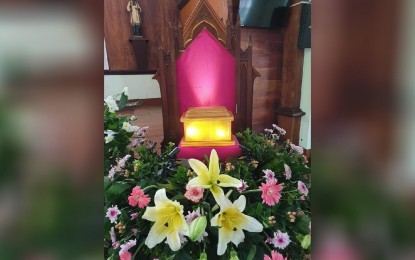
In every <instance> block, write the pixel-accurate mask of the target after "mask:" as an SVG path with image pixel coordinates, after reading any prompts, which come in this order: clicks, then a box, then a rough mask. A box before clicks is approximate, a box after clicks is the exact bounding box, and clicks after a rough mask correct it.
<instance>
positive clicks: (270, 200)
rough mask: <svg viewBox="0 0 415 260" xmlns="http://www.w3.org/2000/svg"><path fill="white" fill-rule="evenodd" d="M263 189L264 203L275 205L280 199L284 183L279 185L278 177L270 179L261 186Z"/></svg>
mask: <svg viewBox="0 0 415 260" xmlns="http://www.w3.org/2000/svg"><path fill="white" fill-rule="evenodd" d="M259 188H260V189H261V190H262V195H261V198H262V203H266V204H267V205H268V206H273V205H275V204H276V203H278V202H279V201H280V198H281V194H280V191H281V190H282V185H280V184H278V185H277V179H274V180H269V181H267V183H262V184H261V186H260V187H259Z"/></svg>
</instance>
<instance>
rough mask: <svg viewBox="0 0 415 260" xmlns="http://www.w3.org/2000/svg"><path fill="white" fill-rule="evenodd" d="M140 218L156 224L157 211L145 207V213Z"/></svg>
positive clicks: (154, 208)
mask: <svg viewBox="0 0 415 260" xmlns="http://www.w3.org/2000/svg"><path fill="white" fill-rule="evenodd" d="M142 218H143V219H147V220H150V221H153V222H156V221H157V209H156V207H147V208H146V212H144V215H143V217H142Z"/></svg>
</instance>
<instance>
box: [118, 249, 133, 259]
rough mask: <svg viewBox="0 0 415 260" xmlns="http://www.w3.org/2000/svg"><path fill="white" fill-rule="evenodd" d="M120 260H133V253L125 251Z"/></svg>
mask: <svg viewBox="0 0 415 260" xmlns="http://www.w3.org/2000/svg"><path fill="white" fill-rule="evenodd" d="M120 260H131V253H130V252H128V251H125V252H124V253H122V254H120Z"/></svg>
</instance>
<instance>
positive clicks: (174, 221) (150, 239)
mask: <svg viewBox="0 0 415 260" xmlns="http://www.w3.org/2000/svg"><path fill="white" fill-rule="evenodd" d="M154 204H155V207H147V208H146V211H145V212H144V215H143V217H142V218H143V219H147V220H149V221H152V222H155V223H154V225H153V226H152V227H151V229H150V232H149V233H148V236H147V238H146V240H145V244H146V245H147V246H148V248H150V249H151V248H153V247H155V246H156V245H157V244H159V243H161V242H162V241H163V240H164V239H165V238H166V237H167V244H168V245H169V246H170V249H171V250H173V251H177V250H179V249H180V247H181V243H180V234H183V235H186V236H187V235H188V234H189V226H188V225H187V223H186V220H185V219H184V216H183V205H181V204H180V203H179V202H177V201H171V200H170V199H168V198H167V196H166V190H165V189H160V190H158V191H156V194H155V195H154Z"/></svg>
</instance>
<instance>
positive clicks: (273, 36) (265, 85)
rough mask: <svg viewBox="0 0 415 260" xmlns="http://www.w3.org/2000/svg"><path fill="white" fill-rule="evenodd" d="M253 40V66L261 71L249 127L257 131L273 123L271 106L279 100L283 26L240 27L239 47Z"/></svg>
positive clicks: (255, 89) (257, 79) (274, 121)
mask: <svg viewBox="0 0 415 260" xmlns="http://www.w3.org/2000/svg"><path fill="white" fill-rule="evenodd" d="M249 34H251V37H252V41H253V45H252V48H253V56H252V60H253V66H254V67H255V68H256V69H257V71H258V72H259V73H260V74H261V76H260V77H258V78H256V80H255V82H254V96H253V117H252V130H253V131H255V132H257V133H259V132H262V131H263V129H264V128H270V127H271V125H272V124H275V123H276V120H275V113H274V108H275V107H276V106H277V105H279V104H280V102H281V79H282V54H283V44H284V34H283V30H282V29H260V28H242V29H241V48H242V49H245V48H247V47H248V37H249Z"/></svg>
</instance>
